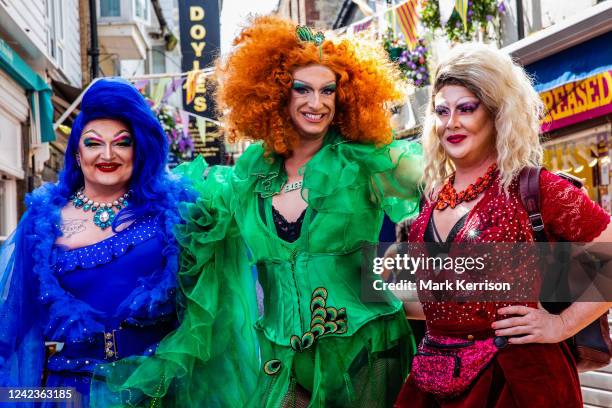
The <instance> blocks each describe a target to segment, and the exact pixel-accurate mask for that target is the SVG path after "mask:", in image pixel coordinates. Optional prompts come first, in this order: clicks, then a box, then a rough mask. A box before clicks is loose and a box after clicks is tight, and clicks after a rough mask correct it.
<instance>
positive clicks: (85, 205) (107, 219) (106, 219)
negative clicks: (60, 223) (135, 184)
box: [70, 189, 130, 230]
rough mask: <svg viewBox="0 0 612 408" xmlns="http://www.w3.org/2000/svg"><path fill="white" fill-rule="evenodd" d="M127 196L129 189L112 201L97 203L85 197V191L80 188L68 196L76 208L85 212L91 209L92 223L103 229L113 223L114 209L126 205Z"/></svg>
mask: <svg viewBox="0 0 612 408" xmlns="http://www.w3.org/2000/svg"><path fill="white" fill-rule="evenodd" d="M129 196H130V191H128V192H127V193H125V194H123V195H122V196H121V197H119V198H117V199H116V200H115V201H113V202H112V203H99V202H97V201H93V200H92V199H91V198H89V197H87V196H86V195H85V193H83V189H80V190H79V191H77V192H76V193H74V194H73V195H72V196H71V197H70V201H72V205H74V206H75V207H76V208H82V209H83V211H85V212H89V211H90V210H91V212H93V213H94V217H93V221H94V224H96V225H97V226H98V227H100V229H102V230H105V229H106V228H108V227H110V226H111V225H113V220H114V219H115V210H114V209H117V211H119V210H121V209H122V208H125V207H127V206H128V201H127V199H128V197H129Z"/></svg>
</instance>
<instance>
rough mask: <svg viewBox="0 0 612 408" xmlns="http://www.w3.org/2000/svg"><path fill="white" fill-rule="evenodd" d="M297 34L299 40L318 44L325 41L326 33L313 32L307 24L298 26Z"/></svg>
mask: <svg viewBox="0 0 612 408" xmlns="http://www.w3.org/2000/svg"><path fill="white" fill-rule="evenodd" d="M295 35H297V38H298V39H299V40H301V41H308V42H311V43H313V44H315V45H317V46H319V45H321V44H323V41H325V35H324V34H323V33H322V32H321V31H319V32H317V33H316V34H315V33H313V32H312V30H311V29H310V27H308V26H305V25H304V26H297V27H296V29H295Z"/></svg>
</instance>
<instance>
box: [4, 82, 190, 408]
mask: <svg viewBox="0 0 612 408" xmlns="http://www.w3.org/2000/svg"><path fill="white" fill-rule="evenodd" d="M167 151H168V144H167V139H166V136H165V134H164V132H163V130H162V128H161V126H160V124H159V122H158V121H157V119H156V118H155V116H154V114H153V112H152V111H151V108H150V106H149V105H148V104H147V102H146V101H145V100H144V98H143V97H142V96H141V95H140V93H139V92H138V91H137V90H136V89H135V88H134V87H133V86H132V85H130V84H129V83H127V82H125V81H123V80H120V79H102V80H99V81H97V82H96V83H94V84H93V85H92V86H91V87H90V89H89V90H88V91H87V92H86V93H85V95H84V97H83V101H82V105H81V112H80V114H79V115H78V117H77V119H76V121H75V122H74V124H73V128H72V133H71V135H70V138H69V141H68V146H67V150H66V156H65V165H64V170H63V172H62V173H61V175H60V180H59V182H58V183H57V184H47V185H44V186H42V187H41V188H39V189H37V190H35V191H34V192H33V193H31V194H29V195H28V197H27V206H28V210H27V212H26V213H25V215H24V216H23V218H22V219H21V221H20V223H19V226H18V228H17V230H16V231H15V233H14V234H13V235H12V236H11V237H10V238H9V240H8V241H7V242H6V243H5V245H4V247H3V249H2V252H1V253H0V386H5V387H8V386H11V387H40V386H45V385H46V386H48V387H73V388H75V389H76V392H77V393H78V397H79V398H80V399H81V401H82V403H83V406H88V405H89V390H90V383H91V379H92V373H93V372H94V367H95V366H96V365H98V364H101V363H112V362H113V361H115V360H117V359H120V358H124V357H128V356H134V355H148V354H151V353H154V351H155V347H156V345H157V343H158V342H159V341H160V340H161V339H162V338H163V337H164V336H165V335H166V334H167V333H168V332H170V331H171V330H172V329H174V328H175V327H176V322H177V316H176V315H177V313H176V310H177V309H176V299H175V286H176V272H177V269H178V263H179V262H178V255H179V251H178V247H177V244H176V242H175V239H174V235H173V233H172V229H173V227H174V225H175V224H176V223H178V222H179V215H178V210H177V206H178V203H179V202H181V201H188V200H190V197H191V193H189V190H188V189H187V188H186V187H185V185H184V183H182V181H180V180H179V179H178V178H177V177H176V176H171V175H170V174H169V173H168V172H167V170H166V166H165V164H166V156H167ZM54 404H55V403H54V402H52V401H51V400H47V401H46V402H44V403H43V404H42V406H55V405H54ZM32 405H34V404H32ZM3 406H4V405H3ZM16 406H19V407H24V406H27V404H23V403H19V404H16ZM36 406H40V405H36Z"/></svg>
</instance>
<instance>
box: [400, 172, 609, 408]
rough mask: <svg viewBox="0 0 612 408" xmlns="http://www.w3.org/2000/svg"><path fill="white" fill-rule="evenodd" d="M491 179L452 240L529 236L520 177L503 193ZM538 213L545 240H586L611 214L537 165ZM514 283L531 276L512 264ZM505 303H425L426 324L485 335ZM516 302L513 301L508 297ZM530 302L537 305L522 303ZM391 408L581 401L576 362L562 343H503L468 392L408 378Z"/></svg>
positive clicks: (416, 228)
mask: <svg viewBox="0 0 612 408" xmlns="http://www.w3.org/2000/svg"><path fill="white" fill-rule="evenodd" d="M498 186H499V184H498V180H496V181H495V182H494V183H493V184H492V185H491V187H490V188H489V189H487V190H486V191H485V192H484V196H483V198H482V199H481V200H480V201H479V202H478V203H477V204H476V206H475V207H474V208H473V209H472V210H471V211H470V213H469V214H468V215H467V217H466V219H465V220H464V223H463V226H462V227H461V228H460V229H459V230H458V231H456V235H455V237H454V239H453V241H452V242H453V243H463V242H481V243H497V242H506V243H507V242H533V241H534V237H533V234H532V231H531V227H530V224H529V220H528V217H527V213H526V211H525V209H524V207H523V205H522V203H521V199H520V194H519V191H518V181H517V180H515V181H514V182H513V183H512V184H511V186H510V188H509V190H510V194H509V196H506V195H505V194H504V193H503V192H501V191H500V189H499V187H498ZM540 196H541V208H542V217H543V220H544V223H545V225H546V232H547V235H548V238H549V240H550V241H559V240H565V241H573V242H589V241H592V240H593V239H594V238H596V237H597V236H598V235H599V234H601V232H602V231H603V230H604V229H605V228H606V226H607V225H608V223H609V222H610V216H609V215H608V214H607V213H606V212H605V211H604V210H603V209H602V208H601V207H599V206H598V205H597V204H595V203H594V202H593V201H592V200H591V199H590V198H589V197H588V196H587V195H585V194H584V193H583V192H582V191H581V190H580V189H578V188H576V187H574V186H573V185H571V184H570V183H569V182H567V181H566V180H563V179H561V178H559V177H558V176H556V175H554V174H552V173H550V172H548V171H546V170H543V171H542V172H541V175H540ZM434 204H435V203H434V202H428V203H427V204H426V205H425V206H424V208H423V210H422V212H421V214H420V215H419V216H418V218H417V219H416V221H415V222H414V223H413V225H412V228H411V232H410V236H409V239H408V240H409V242H417V243H418V242H425V241H427V240H426V235H427V234H426V231H427V228H428V225H429V222H430V218H431V215H432V213H433V209H434ZM515 272H516V276H515V277H514V279H513V280H514V282H515V283H517V284H520V282H529V283H525V284H524V285H525V286H528V285H533V282H534V279H533V278H532V277H529V276H521V275H524V273H521V271H520V270H516V271H515ZM509 304H510V302H463V303H457V302H455V303H451V302H423V310H424V312H425V316H426V324H427V330H428V331H429V332H430V333H432V334H436V335H446V336H457V337H464V338H471V337H472V336H473V335H474V334H476V337H477V338H478V336H479V335H480V336H481V337H482V333H487V332H489V333H491V334H490V335H491V336H493V335H494V334H493V332H492V331H491V324H492V323H493V322H494V321H495V320H501V319H503V318H504V316H499V315H497V310H498V309H499V308H501V307H503V306H506V305H509ZM513 304H516V303H513ZM522 304H524V305H526V306H529V307H536V306H537V304H535V303H522ZM395 406H396V407H428V408H429V407H445V408H447V407H470V408H477V407H483V408H484V407H498V408H501V407H504V408H505V407H582V397H581V393H580V383H579V379H578V373H577V370H576V366H575V362H574V360H573V357H572V356H571V353H570V351H569V349H568V348H567V346H566V345H565V343H559V344H537V343H532V344H526V345H508V346H507V347H505V348H503V349H501V350H500V351H499V352H498V354H497V355H496V357H495V359H494V360H493V363H492V364H490V365H489V366H488V367H487V368H486V369H485V370H484V371H483V372H482V373H481V374H480V375H479V376H478V377H477V379H476V381H475V383H473V384H472V386H471V387H470V388H469V390H468V391H467V392H465V393H463V394H461V395H460V396H458V397H456V398H453V399H440V398H437V397H435V396H434V395H432V394H429V393H426V392H424V391H421V390H420V389H419V388H417V386H416V385H415V384H414V382H413V381H412V380H411V377H410V376H409V377H408V380H407V381H406V383H405V384H404V387H403V388H402V391H401V393H400V395H399V397H398V399H397V401H396V405H395Z"/></svg>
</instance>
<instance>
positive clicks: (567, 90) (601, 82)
mask: <svg viewBox="0 0 612 408" xmlns="http://www.w3.org/2000/svg"><path fill="white" fill-rule="evenodd" d="M540 98H542V101H543V102H544V105H545V106H546V113H547V114H546V117H545V118H544V120H543V121H542V128H541V130H542V132H550V131H552V130H555V129H559V128H562V127H566V126H569V125H572V124H574V123H578V122H583V121H585V120H588V119H592V118H596V117H598V116H603V115H606V114H609V113H612V70H610V71H604V72H601V73H599V74H597V75H593V76H590V77H588V78H585V79H583V80H580V81H575V82H570V83H569V84H565V85H562V86H559V87H556V88H553V89H550V90H548V91H545V92H541V93H540Z"/></svg>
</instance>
